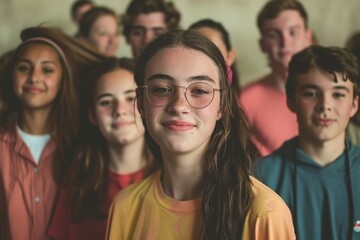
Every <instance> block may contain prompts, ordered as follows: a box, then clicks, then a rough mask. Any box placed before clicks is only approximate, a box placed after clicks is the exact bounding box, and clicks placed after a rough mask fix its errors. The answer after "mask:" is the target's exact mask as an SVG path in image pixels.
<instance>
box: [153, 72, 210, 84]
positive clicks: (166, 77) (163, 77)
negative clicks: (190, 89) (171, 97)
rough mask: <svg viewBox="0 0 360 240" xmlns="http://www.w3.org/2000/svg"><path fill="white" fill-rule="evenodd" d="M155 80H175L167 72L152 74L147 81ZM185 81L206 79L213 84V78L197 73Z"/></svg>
mask: <svg viewBox="0 0 360 240" xmlns="http://www.w3.org/2000/svg"><path fill="white" fill-rule="evenodd" d="M155 80H167V81H172V82H174V81H175V78H173V77H171V76H169V75H167V74H154V75H152V76H151V77H149V78H148V82H151V81H155ZM186 81H187V82H193V81H206V82H211V83H214V84H215V81H214V79H212V78H211V77H209V76H207V75H197V76H192V77H189V78H188V79H187V80H186Z"/></svg>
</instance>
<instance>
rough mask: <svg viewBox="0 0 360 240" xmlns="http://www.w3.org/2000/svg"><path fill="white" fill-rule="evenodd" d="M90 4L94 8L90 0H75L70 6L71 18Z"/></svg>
mask: <svg viewBox="0 0 360 240" xmlns="http://www.w3.org/2000/svg"><path fill="white" fill-rule="evenodd" d="M87 4H90V5H92V6H94V3H93V2H92V1H91V0H77V1H75V2H74V3H73V4H72V5H71V17H73V18H74V17H75V14H76V11H77V10H78V9H79V8H80V7H82V6H84V5H87Z"/></svg>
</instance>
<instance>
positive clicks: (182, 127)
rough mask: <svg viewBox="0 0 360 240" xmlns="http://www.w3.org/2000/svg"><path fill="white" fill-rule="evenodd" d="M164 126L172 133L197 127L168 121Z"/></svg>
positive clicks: (182, 122) (183, 122)
mask: <svg viewBox="0 0 360 240" xmlns="http://www.w3.org/2000/svg"><path fill="white" fill-rule="evenodd" d="M162 125H163V126H164V127H165V128H167V129H169V130H172V131H187V130H190V129H193V128H194V127H195V124H193V123H190V122H185V121H167V122H163V123H162Z"/></svg>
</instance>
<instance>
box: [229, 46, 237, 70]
mask: <svg viewBox="0 0 360 240" xmlns="http://www.w3.org/2000/svg"><path fill="white" fill-rule="evenodd" d="M235 59H236V51H235V49H234V48H231V49H230V50H229V51H228V52H227V62H228V63H229V65H230V66H231V65H232V64H233V63H234V62H235Z"/></svg>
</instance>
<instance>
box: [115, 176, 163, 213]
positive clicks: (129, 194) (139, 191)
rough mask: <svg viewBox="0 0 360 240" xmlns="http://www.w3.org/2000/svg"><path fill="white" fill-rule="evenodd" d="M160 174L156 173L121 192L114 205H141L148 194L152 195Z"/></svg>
mask: <svg viewBox="0 0 360 240" xmlns="http://www.w3.org/2000/svg"><path fill="white" fill-rule="evenodd" d="M158 174H159V172H156V173H154V174H152V175H150V176H149V177H147V178H145V179H144V180H142V181H140V182H138V183H134V184H132V185H130V186H129V187H127V188H125V189H123V190H121V191H120V192H119V193H118V194H117V195H116V196H115V198H114V200H113V205H115V206H116V205H121V206H124V205H127V204H130V205H134V204H135V203H139V202H141V201H142V199H144V198H145V197H146V196H147V195H148V194H151V193H152V192H153V189H154V185H155V181H156V177H158Z"/></svg>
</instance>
